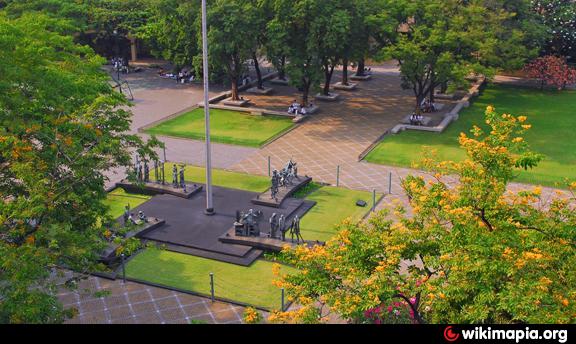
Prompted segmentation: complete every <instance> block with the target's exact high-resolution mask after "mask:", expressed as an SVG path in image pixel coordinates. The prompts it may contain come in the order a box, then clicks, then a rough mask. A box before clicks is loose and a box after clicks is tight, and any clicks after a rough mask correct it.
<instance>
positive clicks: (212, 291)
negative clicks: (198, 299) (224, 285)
mask: <svg viewBox="0 0 576 344" xmlns="http://www.w3.org/2000/svg"><path fill="white" fill-rule="evenodd" d="M210 296H211V298H212V302H214V273H212V272H211V273H210Z"/></svg>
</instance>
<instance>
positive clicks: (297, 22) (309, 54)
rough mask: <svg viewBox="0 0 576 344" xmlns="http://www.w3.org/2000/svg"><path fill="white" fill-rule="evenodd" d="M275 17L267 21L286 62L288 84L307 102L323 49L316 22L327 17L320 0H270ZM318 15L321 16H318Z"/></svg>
mask: <svg viewBox="0 0 576 344" xmlns="http://www.w3.org/2000/svg"><path fill="white" fill-rule="evenodd" d="M273 1H274V2H273V8H274V14H275V17H274V19H272V21H270V23H269V24H268V28H269V29H271V34H272V35H273V38H272V39H274V40H277V42H278V43H277V44H278V45H282V46H283V48H282V52H283V53H285V54H286V55H285V56H286V60H287V61H288V62H289V63H288V64H287V66H286V72H287V74H288V76H289V78H290V83H291V84H292V85H293V86H295V87H297V88H298V89H299V90H300V91H301V92H302V104H303V105H305V106H306V105H308V97H309V95H310V91H311V89H312V88H313V87H316V85H318V84H319V83H320V80H321V74H322V52H321V51H319V50H318V48H319V46H318V44H317V43H318V37H317V36H316V35H315V34H316V33H318V28H317V27H318V25H319V24H320V25H321V22H322V21H323V20H324V19H321V18H322V17H326V16H330V13H327V12H326V11H324V9H323V6H324V5H326V3H325V2H323V1H320V0H298V1H291V0H273ZM319 18H320V19H319Z"/></svg>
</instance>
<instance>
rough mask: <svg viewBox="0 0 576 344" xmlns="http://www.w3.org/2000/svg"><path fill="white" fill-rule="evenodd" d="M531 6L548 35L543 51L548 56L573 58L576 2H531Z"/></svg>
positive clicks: (575, 46) (538, 0)
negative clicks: (555, 55) (556, 55)
mask: <svg viewBox="0 0 576 344" xmlns="http://www.w3.org/2000/svg"><path fill="white" fill-rule="evenodd" d="M531 4H532V7H533V10H534V12H536V13H537V14H538V15H539V17H540V19H541V21H542V23H543V24H544V26H545V27H546V30H547V33H548V35H549V39H548V42H547V45H546V47H545V49H546V50H545V51H546V52H547V53H549V54H559V55H562V56H571V57H575V55H576V2H575V1H573V0H532V1H531Z"/></svg>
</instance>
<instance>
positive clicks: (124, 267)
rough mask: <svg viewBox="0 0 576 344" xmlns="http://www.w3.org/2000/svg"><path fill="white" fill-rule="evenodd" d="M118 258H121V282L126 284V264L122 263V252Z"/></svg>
mask: <svg viewBox="0 0 576 344" xmlns="http://www.w3.org/2000/svg"><path fill="white" fill-rule="evenodd" d="M120 258H121V259H122V282H124V284H126V265H125V264H124V253H122V254H121V255H120Z"/></svg>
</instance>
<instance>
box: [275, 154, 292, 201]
mask: <svg viewBox="0 0 576 344" xmlns="http://www.w3.org/2000/svg"><path fill="white" fill-rule="evenodd" d="M294 179H298V166H297V164H296V163H295V162H293V161H292V159H290V160H289V161H288V162H287V163H286V165H284V167H283V168H282V169H281V170H280V172H278V170H274V171H272V179H271V181H270V183H271V184H272V185H271V187H270V198H272V199H275V200H278V199H277V196H278V191H279V188H281V187H285V188H286V187H289V186H291V185H292V183H293V181H294Z"/></svg>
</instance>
